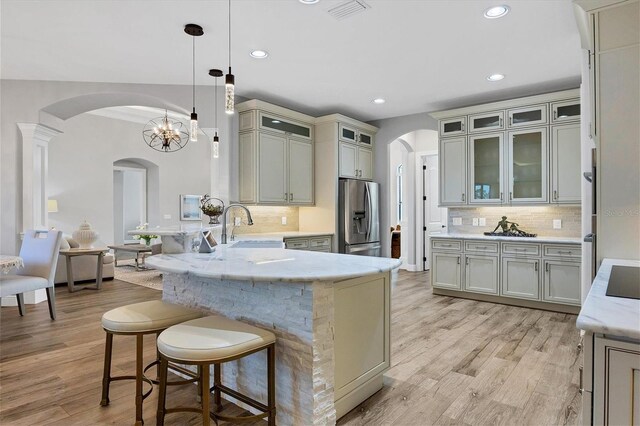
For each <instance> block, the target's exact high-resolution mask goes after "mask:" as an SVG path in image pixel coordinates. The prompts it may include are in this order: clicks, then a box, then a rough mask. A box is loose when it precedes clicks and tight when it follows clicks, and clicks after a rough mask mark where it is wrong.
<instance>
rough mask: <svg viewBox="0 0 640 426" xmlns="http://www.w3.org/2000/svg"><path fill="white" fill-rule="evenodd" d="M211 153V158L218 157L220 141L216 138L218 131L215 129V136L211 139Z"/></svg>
mask: <svg viewBox="0 0 640 426" xmlns="http://www.w3.org/2000/svg"><path fill="white" fill-rule="evenodd" d="M211 153H212V154H213V158H218V157H220V139H219V138H218V129H216V135H215V136H214V137H213V144H212V145H211Z"/></svg>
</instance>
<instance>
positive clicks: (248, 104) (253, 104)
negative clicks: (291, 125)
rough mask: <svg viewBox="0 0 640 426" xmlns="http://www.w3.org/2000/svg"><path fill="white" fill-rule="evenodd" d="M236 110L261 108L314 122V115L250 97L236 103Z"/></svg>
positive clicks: (311, 123)
mask: <svg viewBox="0 0 640 426" xmlns="http://www.w3.org/2000/svg"><path fill="white" fill-rule="evenodd" d="M236 110H237V111H238V113H241V112H245V111H251V110H261V111H267V112H270V113H272V114H278V115H283V116H285V117H288V118H291V119H294V120H298V121H301V122H303V123H306V124H310V125H313V124H314V122H315V117H312V116H310V115H307V114H303V113H301V112H298V111H294V110H292V109H289V108H285V107H281V106H279V105H274V104H270V103H269V102H265V101H261V100H259V99H251V100H249V101H245V102H242V103H239V104H237V105H236Z"/></svg>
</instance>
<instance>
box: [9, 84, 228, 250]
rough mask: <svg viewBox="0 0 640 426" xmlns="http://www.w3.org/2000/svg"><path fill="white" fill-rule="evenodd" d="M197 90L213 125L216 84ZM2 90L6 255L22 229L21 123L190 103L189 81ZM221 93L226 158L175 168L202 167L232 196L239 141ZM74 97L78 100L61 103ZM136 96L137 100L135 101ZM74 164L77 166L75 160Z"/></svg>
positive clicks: (213, 184) (203, 123) (58, 124)
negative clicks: (97, 110) (127, 107)
mask: <svg viewBox="0 0 640 426" xmlns="http://www.w3.org/2000/svg"><path fill="white" fill-rule="evenodd" d="M197 90H198V103H197V105H196V107H197V110H198V118H199V124H200V127H203V128H212V127H213V125H214V116H213V109H214V105H213V91H214V88H213V86H199V87H198V88H197ZM0 92H1V93H2V98H1V100H0V113H1V114H0V115H1V117H0V169H1V170H0V251H1V252H2V253H6V254H10V253H16V252H17V251H18V249H19V237H18V234H19V233H20V232H22V230H23V229H22V138H21V135H20V132H19V130H18V126H17V125H16V123H21V122H24V123H43V124H46V125H48V126H50V127H54V128H56V129H58V130H61V131H63V132H65V131H66V130H67V129H66V127H67V125H68V124H69V123H67V122H65V120H64V119H67V118H71V117H73V116H74V115H76V114H77V113H79V112H84V111H87V110H89V109H95V108H101V107H106V106H118V105H141V106H153V107H160V108H169V109H172V110H174V111H178V112H186V111H188V110H189V109H190V107H191V87H190V86H176V85H146V84H113V83H84V82H56V81H26V80H1V81H0ZM218 92H219V93H218V95H219V99H218V102H219V106H218V111H219V112H220V115H219V123H218V125H219V127H220V131H219V135H220V138H221V142H222V143H221V149H220V151H221V157H220V158H219V159H217V160H215V161H213V162H212V161H210V156H209V155H206V156H204V155H203V157H202V158H201V159H200V160H201V162H199V163H195V162H193V163H191V162H184V161H180V163H179V164H176V165H175V168H176V170H177V171H179V172H180V173H182V171H183V170H186V169H190V170H191V169H196V170H200V171H202V173H203V174H204V175H209V176H210V185H209V187H208V188H205V190H206V191H211V192H212V193H213V194H214V195H222V196H223V198H228V197H229V194H231V193H232V191H233V188H232V182H233V181H235V179H229V178H228V176H234V175H235V174H237V169H232V168H231V164H233V163H231V162H230V158H231V157H230V156H231V155H233V154H232V151H233V148H234V144H235V142H232V141H233V140H234V137H233V134H230V124H231V123H230V122H231V119H229V118H228V116H226V114H224V110H223V109H222V107H221V105H223V99H222V96H220V93H221V91H218ZM105 95H108V96H105ZM78 97H80V98H78ZM72 98H77V99H74V100H71V101H69V102H62V103H61V104H56V103H58V102H61V101H64V100H67V99H72ZM131 99H135V100H136V101H135V102H133V103H132V102H131ZM54 104H55V105H54ZM52 105H53V106H52ZM176 106H179V107H176ZM56 115H57V117H56ZM58 117H62V118H64V119H60V118H58ZM141 131H142V129H140V132H141ZM230 135H231V137H230ZM61 137H64V134H63V135H60V136H58V137H56V138H53V139H52V140H51V142H50V148H51V147H53V145H55V144H56V139H59V138H61ZM85 143H86V144H90V145H92V144H95V141H94V140H86V141H85ZM143 146H144V145H143ZM185 149H187V148H185ZM151 154H152V150H151V149H148V152H147V153H145V155H151ZM174 155H179V153H176V154H174ZM123 157H124V156H123ZM96 158H97V157H96V156H94V155H93V154H91V156H90V158H85V159H84V160H85V161H91V160H95V159H96ZM176 158H177V157H176ZM111 161H113V160H111ZM69 167H73V165H72V164H71V163H70V164H69ZM111 181H112V178H111V177H109V182H111ZM176 204H177V202H176Z"/></svg>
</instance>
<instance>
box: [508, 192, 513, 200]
mask: <svg viewBox="0 0 640 426" xmlns="http://www.w3.org/2000/svg"><path fill="white" fill-rule="evenodd" d="M509 200H513V192H509Z"/></svg>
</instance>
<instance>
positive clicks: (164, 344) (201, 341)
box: [156, 316, 276, 425]
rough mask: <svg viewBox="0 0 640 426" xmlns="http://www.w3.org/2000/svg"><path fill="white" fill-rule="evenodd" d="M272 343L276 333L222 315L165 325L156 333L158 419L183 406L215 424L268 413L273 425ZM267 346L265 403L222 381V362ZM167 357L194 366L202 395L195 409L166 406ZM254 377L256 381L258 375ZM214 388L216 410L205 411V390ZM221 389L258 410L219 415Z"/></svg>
mask: <svg viewBox="0 0 640 426" xmlns="http://www.w3.org/2000/svg"><path fill="white" fill-rule="evenodd" d="M275 343H276V336H275V335H274V334H273V333H272V332H270V331H268V330H265V329H262V328H258V327H254V326H252V325H249V324H245V323H242V322H239V321H235V320H232V319H229V318H225V317H221V316H208V317H203V318H198V319H194V320H190V321H187V322H183V323H181V324H177V325H174V326H171V327H169V328H167V329H166V330H165V331H163V332H162V333H160V335H159V336H158V340H157V343H156V345H157V347H158V351H159V352H160V390H159V395H158V414H157V415H156V422H157V423H156V424H157V425H162V424H164V417H165V414H167V413H175V412H182V411H187V412H200V413H201V415H202V424H203V425H208V424H209V419H210V418H211V417H213V419H214V420H215V421H216V424H217V422H218V420H225V421H231V422H247V421H257V420H259V419H263V418H266V419H267V420H268V424H269V425H275V418H276V405H275ZM265 349H266V350H267V399H268V401H267V404H264V403H262V402H259V401H257V400H254V399H252V398H250V397H248V396H246V395H244V394H241V393H240V392H238V391H236V390H233V389H231V388H228V387H226V386H224V385H222V383H221V371H220V365H221V364H223V363H225V362H228V361H232V360H236V359H239V358H243V357H245V356H247V355H250V354H253V353H256V352H259V351H262V350H265ZM169 362H174V363H179V364H190V365H196V366H197V368H198V376H199V386H198V388H199V391H198V393H199V394H200V395H201V399H202V401H201V404H200V407H199V408H192V407H174V408H166V406H165V400H166V395H167V390H166V386H167V366H168V364H169ZM211 364H213V367H214V378H213V379H214V380H213V381H214V385H213V387H211V388H210V387H209V385H210V382H209V377H210V376H209V374H210V373H209V366H210V365H211ZM256 381H257V382H260V381H259V380H258V379H257V378H256ZM207 390H208V391H207ZM212 391H213V392H214V404H215V406H216V407H217V412H210V411H209V393H210V392H212ZM221 393H225V394H227V395H230V396H232V397H233V398H236V399H238V400H239V401H242V402H244V403H246V404H248V405H250V406H252V407H254V408H256V409H257V410H259V413H258V414H254V415H249V416H241V417H232V416H226V415H222V414H221V411H222V402H221Z"/></svg>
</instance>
